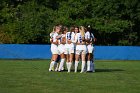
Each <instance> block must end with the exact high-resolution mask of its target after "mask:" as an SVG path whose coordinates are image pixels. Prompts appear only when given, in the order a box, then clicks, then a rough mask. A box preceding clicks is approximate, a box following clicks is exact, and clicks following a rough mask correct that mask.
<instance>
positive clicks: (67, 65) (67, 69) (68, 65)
mask: <svg viewBox="0 0 140 93" xmlns="http://www.w3.org/2000/svg"><path fill="white" fill-rule="evenodd" d="M68 63H69V62H66V66H67V70H68V68H69V64H68Z"/></svg>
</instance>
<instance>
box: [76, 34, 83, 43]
mask: <svg viewBox="0 0 140 93" xmlns="http://www.w3.org/2000/svg"><path fill="white" fill-rule="evenodd" d="M77 42H78V43H82V35H81V33H77V34H76V36H75V43H77Z"/></svg>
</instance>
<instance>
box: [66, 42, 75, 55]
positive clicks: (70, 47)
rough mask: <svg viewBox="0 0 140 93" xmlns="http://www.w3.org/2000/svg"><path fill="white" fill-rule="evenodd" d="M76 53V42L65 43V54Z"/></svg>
mask: <svg viewBox="0 0 140 93" xmlns="http://www.w3.org/2000/svg"><path fill="white" fill-rule="evenodd" d="M71 53H74V44H65V54H71Z"/></svg>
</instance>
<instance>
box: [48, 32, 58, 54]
mask: <svg viewBox="0 0 140 93" xmlns="http://www.w3.org/2000/svg"><path fill="white" fill-rule="evenodd" d="M50 35H51V34H50ZM51 36H52V40H53V42H56V41H57V39H56V37H57V36H58V33H56V32H55V33H53V35H51ZM51 52H52V54H58V46H57V45H56V44H53V43H52V44H51Z"/></svg>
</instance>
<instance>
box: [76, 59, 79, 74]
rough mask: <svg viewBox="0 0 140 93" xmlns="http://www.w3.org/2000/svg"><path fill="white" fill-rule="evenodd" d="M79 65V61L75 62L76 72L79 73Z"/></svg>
mask: <svg viewBox="0 0 140 93" xmlns="http://www.w3.org/2000/svg"><path fill="white" fill-rule="evenodd" d="M78 63H79V61H75V72H77V68H78Z"/></svg>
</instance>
